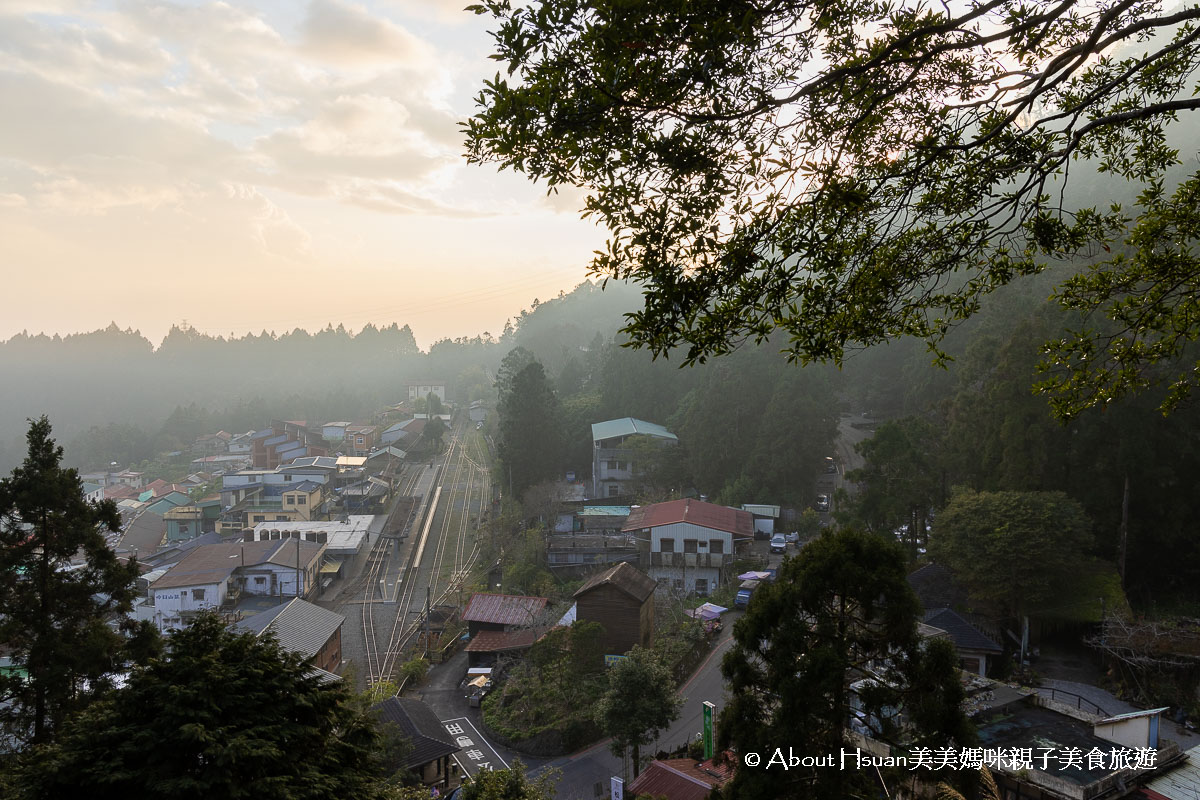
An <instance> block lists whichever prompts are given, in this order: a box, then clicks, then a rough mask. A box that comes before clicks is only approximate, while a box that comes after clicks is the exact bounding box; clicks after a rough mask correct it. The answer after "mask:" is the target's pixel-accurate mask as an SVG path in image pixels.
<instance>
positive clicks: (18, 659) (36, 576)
mask: <svg viewBox="0 0 1200 800" xmlns="http://www.w3.org/2000/svg"><path fill="white" fill-rule="evenodd" d="M50 432H51V431H50V422H49V421H48V420H47V419H46V418H45V417H42V418H41V419H39V420H36V421H34V422H32V423H31V424H30V426H29V433H28V435H27V437H26V439H27V441H28V444H29V452H28V455H27V456H26V457H25V462H24V464H22V465H21V466H20V467H18V468H17V469H15V470H13V472H12V475H10V476H9V477H7V478H4V479H3V480H0V642H2V643H4V645H5V646H6V648H8V649H9V650H10V651H11V652H12V656H13V659H14V662H15V663H16V664H17V665H18V666H19V667H20V668H21V669H20V670H14V671H6V672H3V673H0V730H3V731H6V732H7V733H8V734H9V735H10V736H12V737H13V738H14V740H15V741H17V742H20V743H25V742H31V743H34V744H37V743H42V742H46V741H49V740H50V738H51V737H52V736H53V735H54V732H55V729H56V728H58V727H59V725H61V723H62V722H63V721H64V720H65V719H66V717H67V716H68V714H69V713H71V712H72V711H74V710H77V709H78V708H79V707H80V706H81V705H82V704H83V702H82V701H83V700H84V699H85V698H86V696H87V694H88V693H89V691H95V690H97V689H99V688H101V687H102V686H103V685H105V684H106V682H108V681H109V680H110V679H111V678H112V676H113V674H114V673H116V672H120V671H121V670H122V669H123V668H124V661H125V659H126V656H127V654H126V652H125V647H124V645H125V639H124V637H122V636H121V634H120V633H118V632H117V631H116V630H114V629H113V628H112V627H110V626H109V624H108V623H109V617H110V616H113V615H119V614H123V613H125V612H128V611H129V610H130V608H131V607H132V601H133V597H134V582H135V580H136V579H137V575H138V570H137V564H135V563H129V564H121V563H120V562H118V561H117V557H116V555H115V554H114V553H113V552H112V550H111V549H110V548H109V547H108V545H107V543H106V542H105V540H104V532H105V531H116V530H120V524H121V522H120V519H121V518H120V515H119V514H118V513H117V507H116V505H115V504H114V503H113V502H112V501H111V500H106V501H104V502H101V503H99V504H95V505H94V504H91V503H89V502H88V501H87V500H85V499H84V496H83V491H82V486H81V484H80V482H79V476H78V475H77V474H76V472H75V470H73V469H65V468H63V467H62V465H61V462H62V455H63V450H62V448H61V447H59V446H58V445H57V444H56V443H55V441H54V440H53V439H51V438H50ZM81 554H82V556H83V562H82V564H80V565H78V567H77V568H72V567H71V566H70V565H71V562H72V560H73V559H76V558H77V556H79V555H81Z"/></svg>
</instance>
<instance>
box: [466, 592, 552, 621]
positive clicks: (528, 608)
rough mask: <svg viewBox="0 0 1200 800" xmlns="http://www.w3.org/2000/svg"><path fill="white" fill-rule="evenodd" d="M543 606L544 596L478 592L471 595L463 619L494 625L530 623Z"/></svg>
mask: <svg viewBox="0 0 1200 800" xmlns="http://www.w3.org/2000/svg"><path fill="white" fill-rule="evenodd" d="M545 608H546V598H544V597H526V596H523V595H515V594H490V593H487V592H479V593H477V594H473V595H471V600H470V601H469V602H468V603H467V610H466V612H464V613H463V619H465V620H466V621H467V622H490V623H493V624H496V625H530V624H532V623H533V622H534V620H535V619H537V616H538V614H540V613H542V610H543V609H545Z"/></svg>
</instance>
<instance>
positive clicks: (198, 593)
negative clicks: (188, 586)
mask: <svg viewBox="0 0 1200 800" xmlns="http://www.w3.org/2000/svg"><path fill="white" fill-rule="evenodd" d="M192 599H193V600H203V599H204V590H203V589H192Z"/></svg>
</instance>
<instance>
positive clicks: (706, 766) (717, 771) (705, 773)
mask: <svg viewBox="0 0 1200 800" xmlns="http://www.w3.org/2000/svg"><path fill="white" fill-rule="evenodd" d="M731 777H733V771H732V769H731V768H730V766H729V765H728V764H721V765H720V766H718V765H715V764H713V763H712V761H704V762H701V763H697V762H695V761H693V760H692V759H690V758H669V759H665V760H663V761H651V762H650V765H649V766H648V767H646V770H645V771H644V772H642V774H641V775H639V776H637V780H635V781H634V782H633V783H631V784H629V790H628V791H629V792H630V793H631V794H636V795H650V796H653V797H665V798H667V800H704V798H706V797H708V795H709V792H711V791H712V790H713V789H715V788H717V787H718V786H721V785H723V784H724V783H725V782H726V781H728V780H729V779H730V778H731Z"/></svg>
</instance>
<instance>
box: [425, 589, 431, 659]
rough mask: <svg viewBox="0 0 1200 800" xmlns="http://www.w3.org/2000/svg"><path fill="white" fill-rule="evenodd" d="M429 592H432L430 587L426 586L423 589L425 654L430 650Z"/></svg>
mask: <svg viewBox="0 0 1200 800" xmlns="http://www.w3.org/2000/svg"><path fill="white" fill-rule="evenodd" d="M431 591H432V590H431V588H430V587H428V586H426V587H425V650H426V652H428V651H429V649H430V648H429V613H430V607H429V596H430V592H431Z"/></svg>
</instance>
